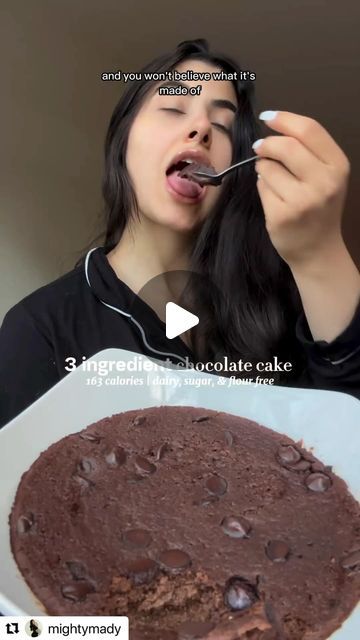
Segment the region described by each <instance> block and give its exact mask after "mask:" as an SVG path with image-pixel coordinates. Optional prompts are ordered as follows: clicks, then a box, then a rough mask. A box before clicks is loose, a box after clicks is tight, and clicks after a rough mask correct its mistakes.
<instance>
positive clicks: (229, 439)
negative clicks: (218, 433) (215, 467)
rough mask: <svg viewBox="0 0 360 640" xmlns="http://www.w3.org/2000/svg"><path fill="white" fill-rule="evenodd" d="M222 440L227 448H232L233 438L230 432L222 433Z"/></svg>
mask: <svg viewBox="0 0 360 640" xmlns="http://www.w3.org/2000/svg"><path fill="white" fill-rule="evenodd" d="M224 439H225V444H226V445H227V446H228V447H230V448H231V447H233V446H234V442H235V436H234V434H233V433H231V431H224Z"/></svg>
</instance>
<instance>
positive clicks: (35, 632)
mask: <svg viewBox="0 0 360 640" xmlns="http://www.w3.org/2000/svg"><path fill="white" fill-rule="evenodd" d="M25 630H26V633H27V634H28V636H30V637H31V638H38V637H39V636H40V634H41V631H42V629H41V625H40V622H38V621H37V620H34V619H33V618H32V619H31V620H30V622H28V624H27V625H26V628H25Z"/></svg>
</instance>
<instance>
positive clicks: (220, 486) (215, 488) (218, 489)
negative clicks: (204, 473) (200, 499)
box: [205, 476, 228, 496]
mask: <svg viewBox="0 0 360 640" xmlns="http://www.w3.org/2000/svg"><path fill="white" fill-rule="evenodd" d="M227 486H228V485H227V482H226V480H225V478H221V477H220V476H211V477H210V478H208V480H207V481H206V483H205V487H206V489H207V490H208V492H209V493H213V494H214V495H216V496H222V495H224V493H226V491H227Z"/></svg>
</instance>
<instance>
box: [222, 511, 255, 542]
mask: <svg viewBox="0 0 360 640" xmlns="http://www.w3.org/2000/svg"><path fill="white" fill-rule="evenodd" d="M221 528H222V530H223V532H224V533H226V535H227V536H230V538H248V537H249V535H248V534H249V531H250V529H251V525H250V523H249V522H248V521H247V520H246V519H245V518H242V517H235V516H226V517H225V518H223V520H222V522H221Z"/></svg>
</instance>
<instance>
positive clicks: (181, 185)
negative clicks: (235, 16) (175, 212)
mask: <svg viewBox="0 0 360 640" xmlns="http://www.w3.org/2000/svg"><path fill="white" fill-rule="evenodd" d="M167 180H168V183H169V184H170V186H171V187H172V189H174V191H176V193H178V194H179V195H180V196H185V197H186V198H197V197H198V196H199V195H200V193H201V191H202V187H201V186H200V185H199V184H197V183H196V182H193V181H192V180H188V179H187V178H180V176H179V173H178V172H177V171H174V173H171V174H170V175H169V176H168V177H167Z"/></svg>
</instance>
